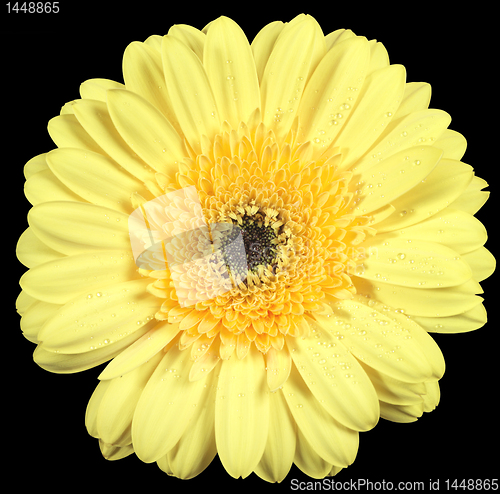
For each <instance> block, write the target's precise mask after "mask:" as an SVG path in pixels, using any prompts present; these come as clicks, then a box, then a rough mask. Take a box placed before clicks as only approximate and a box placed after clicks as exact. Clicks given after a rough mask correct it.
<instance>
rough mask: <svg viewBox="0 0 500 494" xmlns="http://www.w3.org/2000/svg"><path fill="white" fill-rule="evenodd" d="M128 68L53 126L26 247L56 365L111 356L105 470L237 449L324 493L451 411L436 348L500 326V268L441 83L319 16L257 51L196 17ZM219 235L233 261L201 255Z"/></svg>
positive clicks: (138, 49) (98, 394)
mask: <svg viewBox="0 0 500 494" xmlns="http://www.w3.org/2000/svg"><path fill="white" fill-rule="evenodd" d="M290 53H293V57H291V56H290ZM123 74H124V82H125V84H121V83H118V82H114V81H110V80H106V79H91V80H89V81H86V82H84V83H83V84H82V86H81V88H80V94H81V99H79V100H75V101H72V102H71V103H67V104H66V105H65V106H64V107H63V108H62V110H61V114H60V115H59V116H57V117H54V118H53V119H52V120H51V121H50V122H49V133H50V135H51V137H52V139H53V140H54V142H55V144H56V146H57V149H55V150H53V151H50V152H49V153H45V154H40V155H39V156H36V157H35V158H33V159H32V160H30V161H29V162H28V163H27V164H26V167H25V175H26V179H27V181H26V185H25V193H26V197H27V198H28V200H29V201H30V202H31V203H32V204H33V208H32V209H31V211H30V213H29V216H28V222H29V228H28V229H27V230H26V232H25V233H24V234H23V235H22V236H21V238H20V240H19V243H18V250H17V252H18V257H19V259H20V261H21V262H22V263H23V264H24V265H26V266H27V267H28V268H29V271H28V272H27V273H26V274H25V275H24V276H23V277H22V278H21V282H20V284H21V287H22V289H23V291H22V293H21V295H20V297H19V299H18V304H17V306H18V310H19V312H20V313H21V314H22V316H23V317H22V322H21V327H22V330H23V334H24V335H25V336H26V338H28V339H29V340H30V341H32V342H34V343H37V344H38V347H37V350H36V351H35V354H34V359H35V361H36V362H37V363H38V364H39V365H40V366H41V367H43V368H44V369H47V370H50V371H52V372H58V373H70V372H79V371H83V370H85V369H88V368H90V367H94V366H96V365H100V364H102V363H104V362H108V361H110V360H111V362H109V363H108V365H107V367H106V368H105V369H104V370H103V371H102V373H101V374H100V376H99V378H100V384H99V385H98V386H97V388H96V390H95V392H94V394H93V396H92V398H91V400H90V402H89V406H88V409H87V415H86V425H87V428H88V431H89V433H90V434H91V435H92V436H93V437H96V438H99V444H100V447H101V451H102V453H103V455H104V456H105V457H106V458H108V459H111V460H115V459H120V458H123V457H125V456H127V455H130V454H132V453H135V454H136V455H137V456H138V457H139V458H140V459H141V460H143V461H145V462H157V464H158V466H159V467H160V468H161V469H162V470H163V471H165V472H167V473H168V474H170V475H175V476H178V477H180V478H192V477H194V476H196V475H198V474H199V473H200V472H201V471H203V470H204V469H205V468H206V467H207V466H208V465H209V464H210V462H211V461H212V459H213V458H214V456H215V455H216V454H219V457H220V459H221V462H222V464H223V466H224V468H225V469H226V470H227V471H228V473H229V474H230V475H232V476H233V477H240V476H241V477H243V478H244V477H247V476H248V475H250V474H251V473H252V472H255V473H256V474H257V475H259V476H260V477H261V478H263V479H265V480H266V481H269V482H280V481H282V480H283V479H284V478H285V476H286V475H287V473H288V471H289V469H290V467H291V465H292V463H295V464H296V465H298V467H299V468H300V469H302V470H303V471H304V472H305V473H306V474H307V475H310V476H312V477H315V478H321V477H324V476H326V475H335V474H337V473H338V472H339V471H340V470H341V469H342V468H345V467H348V466H349V465H350V464H351V463H352V462H353V461H354V459H355V457H356V452H357V448H358V433H359V431H366V430H369V429H371V428H372V427H374V426H375V425H376V423H377V421H378V420H379V419H380V417H382V418H385V419H388V420H392V421H395V422H410V421H414V420H417V418H418V417H420V416H421V415H422V414H423V413H424V412H429V411H431V410H433V409H434V408H435V406H436V405H437V404H438V402H439V399H440V391H439V385H438V381H439V379H440V378H441V377H442V375H443V372H444V360H443V356H442V354H441V352H440V350H439V348H438V347H437V345H436V344H435V342H434V340H433V339H432V337H431V336H430V335H429V333H432V332H443V333H453V332H466V331H471V330H474V329H477V328H478V327H480V326H482V325H483V324H484V323H485V322H486V313H485V310H484V307H483V305H482V303H481V302H482V298H481V297H479V296H478V294H481V293H482V289H481V287H480V285H479V282H480V281H482V280H483V279H485V278H486V277H488V276H489V275H491V273H492V272H493V270H494V267H495V260H494V258H493V256H492V255H491V254H490V253H489V252H488V250H487V249H486V248H485V247H484V244H485V242H486V240H487V235H486V231H485V229H484V227H483V225H482V224H481V223H480V222H479V221H478V220H477V219H475V218H474V214H475V213H476V212H477V211H478V209H479V208H480V207H481V206H482V205H483V204H484V202H485V201H486V199H487V197H488V193H487V192H484V191H482V189H483V188H484V187H486V185H487V184H486V182H485V181H484V180H482V179H480V178H478V177H476V176H475V175H474V170H473V168H472V167H471V166H470V165H468V164H465V163H463V162H461V161H460V160H461V159H462V156H463V154H464V152H465V147H466V143H465V139H464V138H463V137H462V136H461V135H460V134H458V133H457V132H455V131H452V130H449V129H447V127H448V125H449V124H450V117H449V115H448V114H447V113H445V112H442V111H440V110H434V109H429V108H428V107H429V101H430V86H429V85H428V84H425V83H407V82H406V72H405V69H404V68H403V67H402V66H400V65H391V64H390V62H389V58H388V55H387V51H386V50H385V48H384V46H383V45H382V44H380V43H377V42H375V41H368V40H367V39H365V38H363V37H360V36H356V35H355V34H354V33H352V32H351V31H345V30H338V31H335V32H333V33H330V34H328V35H327V36H324V33H323V32H322V31H321V28H320V26H319V24H318V23H317V22H316V20H315V19H313V18H312V17H310V16H306V15H300V16H297V17H296V18H295V19H293V20H292V21H291V22H289V23H282V22H279V21H278V22H274V23H271V24H269V25H267V26H265V27H264V28H263V29H262V30H261V31H260V32H259V34H258V35H257V36H256V37H255V39H254V40H253V42H252V43H251V44H250V43H249V42H248V40H247V38H246V36H245V34H244V33H243V31H242V30H241V28H240V27H239V26H238V25H237V24H236V23H235V22H234V21H232V20H230V19H227V18H225V17H221V18H219V19H217V20H215V21H213V22H211V23H210V24H209V25H208V26H207V27H206V28H205V29H204V30H202V31H200V30H198V29H195V28H193V27H191V26H187V25H177V26H173V27H172V28H171V29H170V30H169V31H168V34H167V35H166V36H163V37H162V36H156V35H155V36H151V37H150V38H148V39H147V40H146V41H145V42H144V43H140V42H133V43H131V44H130V45H129V46H128V47H127V49H126V50H125V54H124V58H123ZM190 187H193V189H194V190H195V194H196V195H197V199H198V202H196V201H195V200H194V199H193V197H192V196H190V195H189V194H183V193H180V194H179V193H178V192H179V191H183V190H185V189H187V188H190ZM172 193H174V195H173V196H170V195H169V194H172ZM175 193H177V195H176V194H175ZM172 197H173V199H172ZM169 198H170V199H169ZM152 204H154V207H153V206H151V205H152ZM134 211H136V212H137V211H138V212H139V213H140V214H142V217H143V218H144V221H143V224H144V225H146V226H147V228H146V227H145V228H143V231H141V232H139V233H138V232H137V231H135V229H137V224H138V223H140V221H138V220H137V217H134V215H132V213H134ZM141 212H142V213H141ZM197 212H199V216H200V217H197ZM131 215H132V216H131ZM148 215H149V216H148ZM130 217H132V218H135V223H134V221H131V222H129V218H130ZM139 218H141V216H139ZM200 224H204V225H205V224H206V225H210V233H207V232H208V227H207V232H205V231H204V230H203V229H202V228H200ZM134 225H135V226H134ZM221 225H223V226H225V227H226V228H227V226H228V225H231V228H232V230H231V231H236V232H238V233H239V234H240V235H241V238H242V243H243V245H244V249H243V250H244V252H243V254H241V252H235V251H231V245H230V244H231V242H230V241H229V240H228V237H225V236H224V235H225V234H224V233H223V232H224V231H225V230H224V228H222V227H221ZM134 228H135V229H134ZM155 229H156V230H155ZM153 230H155V234H156V235H157V238H159V239H160V240H159V241H158V242H156V243H153V241H151V242H150V244H151V245H149V246H148V247H147V248H146V247H145V250H144V252H142V253H141V254H140V256H137V255H135V254H136V253H135V252H133V250H132V249H131V241H132V240H133V239H134V235H135V236H140V235H142V237H141V240H142V241H143V242H144V245H146V244H147V239H148V232H149V235H150V237H151V238H153V234H152V231H153ZM207 239H208V240H207ZM233 240H234V239H231V241H233ZM207 241H208V242H209V243H208V245H211V246H212V247H211V249H210V252H211V253H212V250H213V251H216V250H217V249H219V247H220V249H219V250H218V251H217V252H218V253H219V255H220V257H219V258H218V260H217V261H214V260H211V261H205V262H202V261H200V258H201V259H203V258H204V256H205V257H208V256H206V252H205V251H202V250H200V249H201V248H200V245H206V242H207ZM203 242H205V244H204V243H203ZM217 242H218V243H217ZM215 246H217V249H216V247H215ZM200 252H205V254H204V256H201V255H199V253H200ZM168 255H171V256H173V258H175V259H181V260H182V262H179V263H178V264H177V265H175V263H173V264H169V262H171V261H170V260H171V259H172V258H170V260H169V258H168ZM176 256H177V257H176ZM238 256H240V257H241V256H244V257H246V259H243V258H238ZM235 258H236V261H235V260H234V259H235ZM167 261H168V262H167ZM191 261H193V262H191ZM243 261H245V262H243ZM238 263H239V264H238ZM242 265H245V266H246V268H247V269H246V270H244V271H241V266H242ZM200 266H202V267H200ZM235 266H237V267H235ZM214 273H219V278H217V276H215V275H214ZM221 273H225V275H224V276H223V274H221ZM242 273H243V275H242ZM214 276H215V279H217V280H218V281H217V282H218V283H221V281H220V280H221V279H222V278H224V279H225V282H226V283H228V288H227V290H224V291H221V290H220V286H219V287H218V288H219V291H216V290H215V289H214V286H216V287H217V285H216V284H215V285H214V283H215V282H214ZM214 293H215V294H216V295H213V296H212V295H210V294H214ZM207 294H208V295H207ZM186 301H187V302H189V303H186Z"/></svg>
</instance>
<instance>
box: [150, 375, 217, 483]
mask: <svg viewBox="0 0 500 494" xmlns="http://www.w3.org/2000/svg"><path fill="white" fill-rule="evenodd" d="M218 377H219V372H218V369H217V370H214V372H211V373H210V374H209V376H208V378H207V380H206V385H205V387H204V390H203V393H202V395H201V396H200V398H199V401H198V404H197V405H196V413H195V415H194V416H193V418H192V420H191V421H190V422H189V426H188V427H187V429H186V431H185V432H184V434H183V435H182V436H181V438H180V439H179V442H178V443H177V444H176V445H175V446H174V447H173V448H172V449H171V450H170V451H169V452H168V453H167V455H166V456H167V461H168V465H169V468H170V471H171V473H172V474H173V475H175V476H176V477H178V478H181V479H190V478H193V477H195V476H196V475H198V474H200V473H201V472H202V471H203V470H205V468H206V467H207V466H208V465H209V464H210V463H211V461H212V460H213V459H214V457H215V455H216V454H217V447H216V444H215V425H214V420H215V394H216V387H217V381H218ZM159 464H160V463H159Z"/></svg>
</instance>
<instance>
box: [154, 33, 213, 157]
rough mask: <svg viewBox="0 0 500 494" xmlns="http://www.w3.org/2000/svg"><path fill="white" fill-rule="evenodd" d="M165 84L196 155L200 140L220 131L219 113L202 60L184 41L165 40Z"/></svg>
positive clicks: (170, 37)
mask: <svg viewBox="0 0 500 494" xmlns="http://www.w3.org/2000/svg"><path fill="white" fill-rule="evenodd" d="M162 60H163V71H164V75H165V81H166V84H167V89H168V93H169V96H170V99H171V101H172V107H173V109H174V111H175V115H176V118H177V119H178V121H179V124H180V126H181V129H182V132H183V133H184V135H185V136H186V139H187V140H188V142H189V144H190V145H191V147H192V148H193V149H194V151H195V152H196V153H200V152H201V144H200V138H201V135H203V134H204V135H206V136H207V137H208V138H209V139H212V138H213V137H214V135H215V134H216V133H217V132H218V131H219V130H220V120H219V113H218V111H217V106H216V103H215V98H214V95H213V93H212V89H211V88H210V83H209V82H208V78H207V74H206V72H205V69H204V68H203V65H202V63H201V61H200V59H199V58H198V57H197V56H196V55H195V53H194V52H193V51H192V50H191V49H190V48H188V47H187V46H186V45H185V44H184V43H183V42H182V41H179V40H178V39H177V38H175V37H173V36H169V35H167V36H165V37H164V38H163V41H162Z"/></svg>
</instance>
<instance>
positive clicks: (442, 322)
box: [413, 303, 487, 333]
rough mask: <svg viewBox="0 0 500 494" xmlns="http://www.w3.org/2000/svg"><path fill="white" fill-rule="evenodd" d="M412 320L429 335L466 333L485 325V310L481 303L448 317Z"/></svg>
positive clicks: (414, 317) (415, 318)
mask: <svg viewBox="0 0 500 494" xmlns="http://www.w3.org/2000/svg"><path fill="white" fill-rule="evenodd" d="M413 320H414V321H415V322H416V323H417V324H419V325H420V326H422V327H423V328H424V329H425V330H426V331H428V332H429V333H466V332H468V331H474V330H475V329H478V328H481V327H482V326H484V325H485V324H486V321H487V315H486V309H485V308H484V305H483V304H482V303H480V304H477V305H476V306H475V307H473V308H472V309H469V310H467V311H465V312H462V313H460V314H456V315H454V316H448V317H419V316H413Z"/></svg>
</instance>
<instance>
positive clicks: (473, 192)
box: [450, 176, 490, 214]
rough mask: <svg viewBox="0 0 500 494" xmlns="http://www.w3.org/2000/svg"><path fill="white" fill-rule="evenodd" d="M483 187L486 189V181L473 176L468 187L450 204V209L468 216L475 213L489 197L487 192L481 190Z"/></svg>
mask: <svg viewBox="0 0 500 494" xmlns="http://www.w3.org/2000/svg"><path fill="white" fill-rule="evenodd" d="M485 187H488V183H487V182H486V180H483V179H482V178H480V177H476V176H474V177H473V178H472V181H471V182H470V184H469V186H468V187H467V188H466V189H465V190H464V191H463V192H462V194H461V195H460V196H459V197H458V198H457V199H455V200H454V201H453V202H452V203H451V204H450V207H452V208H455V209H460V210H462V211H466V212H467V213H470V214H475V213H477V212H478V211H479V210H480V209H481V208H482V207H483V205H484V203H485V202H486V201H487V199H488V197H489V195H490V193H489V191H483V190H482V189H484V188H485Z"/></svg>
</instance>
